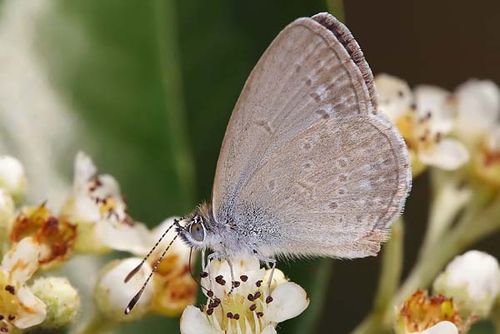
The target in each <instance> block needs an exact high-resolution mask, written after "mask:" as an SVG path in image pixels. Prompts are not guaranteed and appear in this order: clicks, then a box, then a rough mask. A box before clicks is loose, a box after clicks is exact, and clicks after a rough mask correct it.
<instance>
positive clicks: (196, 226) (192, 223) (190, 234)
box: [177, 204, 211, 249]
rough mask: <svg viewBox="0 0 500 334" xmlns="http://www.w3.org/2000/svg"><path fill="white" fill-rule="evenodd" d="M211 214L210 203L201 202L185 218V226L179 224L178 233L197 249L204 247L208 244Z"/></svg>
mask: <svg viewBox="0 0 500 334" xmlns="http://www.w3.org/2000/svg"><path fill="white" fill-rule="evenodd" d="M210 216H211V215H210V209H209V207H208V205H206V204H201V205H200V206H198V207H197V208H196V210H194V212H193V213H192V214H190V215H189V216H188V217H187V218H185V219H184V222H185V225H184V226H181V225H180V224H178V226H177V233H178V234H179V236H180V237H181V239H182V240H184V242H185V243H186V244H187V245H188V246H190V247H192V248H195V249H203V248H206V247H207V246H208V239H209V238H208V236H209V233H210Z"/></svg>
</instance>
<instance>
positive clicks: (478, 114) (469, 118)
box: [453, 80, 500, 145]
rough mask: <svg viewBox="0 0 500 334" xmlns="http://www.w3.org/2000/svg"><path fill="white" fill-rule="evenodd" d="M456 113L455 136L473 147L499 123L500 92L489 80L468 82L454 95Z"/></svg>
mask: <svg viewBox="0 0 500 334" xmlns="http://www.w3.org/2000/svg"><path fill="white" fill-rule="evenodd" d="M453 103H454V105H455V108H456V113H457V134H458V135H459V137H460V138H461V139H463V140H464V141H465V142H467V143H469V144H470V145H474V144H475V143H476V142H477V141H478V140H479V139H481V137H482V136H483V134H484V133H485V132H487V131H489V129H491V128H492V127H493V126H494V125H495V124H496V123H498V121H499V119H498V118H499V116H500V91H499V89H498V87H497V85H496V84H495V83H494V82H492V81H489V80H469V81H467V82H465V83H463V84H462V85H460V86H459V87H458V88H457V89H456V90H455V93H454V96H453Z"/></svg>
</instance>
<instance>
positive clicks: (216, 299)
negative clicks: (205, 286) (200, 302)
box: [214, 297, 220, 305]
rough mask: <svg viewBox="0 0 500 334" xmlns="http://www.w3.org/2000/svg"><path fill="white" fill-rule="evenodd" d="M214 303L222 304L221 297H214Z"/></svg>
mask: <svg viewBox="0 0 500 334" xmlns="http://www.w3.org/2000/svg"><path fill="white" fill-rule="evenodd" d="M214 303H217V305H219V304H220V299H219V298H217V297H215V298H214Z"/></svg>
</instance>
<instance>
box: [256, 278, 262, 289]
mask: <svg viewBox="0 0 500 334" xmlns="http://www.w3.org/2000/svg"><path fill="white" fill-rule="evenodd" d="M255 285H256V286H257V287H258V288H260V286H261V285H262V280H261V279H260V280H258V281H257V282H255Z"/></svg>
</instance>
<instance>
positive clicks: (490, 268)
mask: <svg viewBox="0 0 500 334" xmlns="http://www.w3.org/2000/svg"><path fill="white" fill-rule="evenodd" d="M434 290H435V291H436V292H438V293H441V294H444V295H446V296H448V297H452V298H453V300H454V302H455V303H456V305H457V308H458V310H459V311H460V312H461V313H463V314H468V315H476V316H480V317H486V316H487V315H488V314H489V313H490V311H491V308H492V306H493V303H494V301H495V299H496V297H497V295H498V293H499V292H500V268H499V265H498V261H497V260H496V259H495V258H494V257H493V256H491V255H489V254H486V253H483V252H480V251H476V250H472V251H468V252H467V253H465V254H463V255H461V256H457V257H456V258H455V259H453V261H451V262H450V263H449V264H448V266H447V267H446V270H445V271H444V272H443V273H441V274H440V275H439V276H438V278H437V279H436V280H435V282H434Z"/></svg>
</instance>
